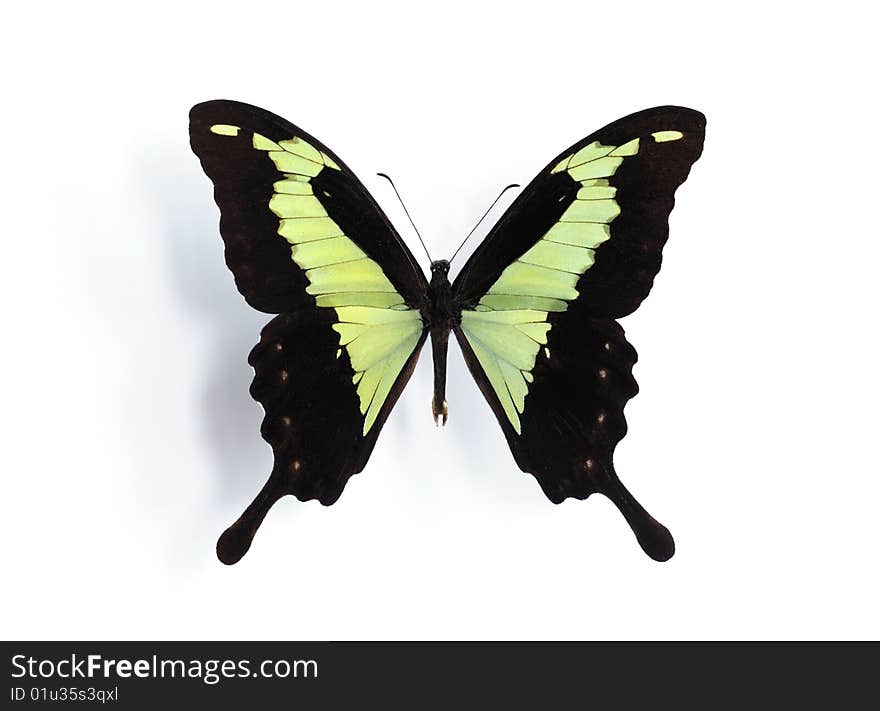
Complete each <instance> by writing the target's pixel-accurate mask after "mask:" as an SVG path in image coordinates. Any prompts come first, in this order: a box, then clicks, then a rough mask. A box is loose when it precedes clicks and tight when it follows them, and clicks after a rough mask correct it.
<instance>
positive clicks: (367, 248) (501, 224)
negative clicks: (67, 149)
mask: <svg viewBox="0 0 880 711" xmlns="http://www.w3.org/2000/svg"><path fill="white" fill-rule="evenodd" d="M705 123H706V122H705V117H704V116H703V115H702V114H701V113H699V112H697V111H694V110H692V109H687V108H681V107H675V106H663V107H658V108H653V109H648V110H646V111H641V112H639V113H635V114H632V115H631V116H627V117H626V118H622V119H620V120H618V121H615V122H614V123H612V124H610V125H608V126H606V127H605V128H603V129H601V130H599V131H597V132H595V133H593V134H591V135H589V136H587V137H586V138H584V139H583V140H581V141H579V142H577V143H575V144H574V145H573V146H571V147H570V148H568V149H567V150H565V151H563V152H562V153H561V154H559V155H558V156H556V158H554V159H553V160H552V161H550V163H549V164H548V165H547V166H546V167H545V168H544V169H543V170H542V171H541V172H540V173H538V175H537V177H535V179H534V180H532V182H531V183H529V184H528V186H527V187H526V188H525V189H524V190H522V192H521V193H520V194H519V195H518V196H517V198H516V199H515V200H514V201H513V203H512V204H511V206H510V207H509V208H508V209H507V211H506V212H505V213H504V214H503V216H502V217H501V219H500V220H499V221H498V223H497V224H496V225H495V226H494V227H493V228H492V229H491V230H490V231H489V233H488V235H487V236H486V238H485V240H484V241H483V242H482V244H480V245H479V246H478V247H477V248H476V250H475V251H474V252H473V254H472V255H471V257H470V258H469V259H468V260H467V262H466V263H465V265H464V266H463V267H462V269H461V271H460V272H459V273H458V275H457V276H456V278H455V280H454V282H452V283H451V282H450V280H449V268H450V265H449V261H447V260H438V261H433V262H432V263H431V274H430V280H428V279H427V278H426V276H425V274H424V272H423V271H422V270H421V268H420V267H419V266H418V264H417V262H416V260H415V258H414V257H413V255H412V253H411V252H410V250H409V249H408V248H407V246H406V244H405V243H404V242H403V240H402V239H401V237H400V235H399V234H398V232H397V231H396V230H395V228H394V226H393V225H392V224H391V222H390V221H389V219H388V218H387V217H386V216H385V214H384V213H383V212H382V210H381V208H380V207H379V206H378V204H377V203H376V201H375V200H374V199H373V197H372V196H371V195H370V193H369V192H368V191H367V189H366V188H365V187H364V185H363V184H362V183H361V181H360V180H358V178H357V177H356V176H355V175H354V173H353V172H352V171H351V170H350V169H349V168H348V167H346V165H345V163H344V162H343V161H342V160H341V159H340V158H339V157H338V156H337V155H336V154H335V153H334V152H333V151H331V150H330V149H329V148H327V146H325V145H324V144H323V143H321V142H320V141H318V140H317V139H316V138H314V137H312V136H311V135H309V134H308V133H306V132H305V131H303V130H301V129H300V128H298V127H296V126H294V125H293V124H292V123H289V122H288V121H286V120H284V119H282V118H280V117H279V116H276V115H274V114H272V113H270V112H268V111H265V110H263V109H260V108H257V107H255V106H249V105H247V104H243V103H238V102H235V101H208V102H206V103H201V104H198V105H196V106H195V107H193V109H192V110H191V112H190V142H191V145H192V149H193V151H194V152H195V153H196V155H197V156H198V158H199V159H200V161H201V164H202V167H203V168H204V171H205V173H207V175H208V177H209V178H210V179H211V181H212V182H213V184H214V198H215V201H216V203H217V205H218V206H219V208H220V213H221V218H220V233H221V235H222V238H223V241H224V243H225V256H226V263H227V265H228V266H229V268H230V270H231V271H232V273H233V275H234V278H235V284H236V286H237V287H238V290H239V291H240V292H241V294H242V295H243V296H244V298H245V300H246V301H247V302H248V304H250V305H251V306H252V307H253V308H255V309H257V310H259V311H263V312H266V313H268V314H275V316H274V318H272V320H271V321H269V322H268V323H267V324H266V326H265V327H264V328H263V330H262V332H261V335H260V341H259V343H258V344H257V345H256V346H255V347H254V348H253V350H252V351H251V353H250V356H249V359H248V362H249V363H250V365H251V366H252V367H253V368H254V372H255V375H254V380H253V383H252V385H251V388H250V392H251V395H252V396H253V397H254V399H255V400H257V401H258V402H259V403H260V404H261V405H262V406H263V408H264V410H265V418H264V419H263V424H262V428H261V433H262V436H263V438H264V439H265V440H266V441H267V442H268V443H269V444H270V445H271V447H272V450H273V453H274V465H273V468H272V472H271V474H270V476H269V478H268V481H267V482H266V484H265V485H264V486H263V488H262V490H261V491H260V492H259V494H258V495H257V496H256V498H255V499H254V501H253V502H252V503H251V504H250V505H249V506H248V507H247V509H245V511H244V513H243V514H242V515H241V517H240V518H239V519H238V520H237V521H236V522H235V523H234V524H233V525H232V526H230V527H229V528H228V529H227V530H226V531H225V532H224V533H223V534H222V535H221V536H220V539H219V540H218V542H217V555H218V557H219V559H220V560H221V561H222V562H224V563H227V564H232V563H235V562H237V561H238V560H240V559H241V557H242V556H243V555H244V554H245V553H246V552H247V550H248V549H249V548H250V545H251V542H252V540H253V537H254V535H255V533H256V531H257V528H258V527H259V526H260V524H261V523H262V521H263V519H264V517H265V516H266V513H267V512H268V511H269V509H270V508H271V506H272V505H273V504H274V503H275V502H276V501H277V500H278V499H279V498H281V497H282V496H285V495H287V494H292V495H294V496H296V497H297V498H298V499H300V500H301V501H307V500H310V499H317V500H318V501H320V502H321V503H322V504H324V505H330V504H333V503H334V502H335V501H336V500H337V499H338V498H339V496H340V495H341V494H342V490H343V488H344V487H345V484H346V482H347V481H348V479H349V478H350V477H351V476H352V475H353V474H356V473H358V472H360V471H361V470H363V469H364V467H365V466H366V464H367V460H368V459H369V457H370V453H371V452H372V451H373V447H374V446H375V444H376V438H377V437H378V436H379V432H380V431H381V430H382V426H383V425H384V424H385V421H386V420H387V419H388V415H389V413H390V412H391V409H392V408H393V407H394V404H395V403H396V402H397V399H398V398H399V397H400V394H401V391H402V390H403V388H404V386H405V385H406V383H407V381H408V380H409V378H410V376H411V375H412V372H413V369H414V367H415V364H416V360H417V359H418V357H419V353H420V351H421V349H422V346H423V345H424V343H425V341H426V339H427V338H428V336H429V335H430V338H431V350H432V353H433V359H434V395H433V401H432V411H433V415H434V419H435V421H437V420H441V421H442V422H443V423H444V424H445V422H446V418H447V414H448V409H447V405H446V397H445V389H446V353H447V346H448V342H449V336H450V334H451V333H452V334H455V338H456V340H457V341H458V344H459V346H460V348H461V352H462V354H463V355H464V359H465V362H466V364H467V367H468V369H469V370H470V372H471V374H472V375H473V377H474V379H475V380H476V382H477V385H478V386H479V389H480V390H481V392H482V393H483V395H484V397H485V398H486V401H487V402H488V404H489V406H490V408H491V410H492V412H493V413H494V415H495V418H496V419H497V420H498V423H499V425H500V426H501V429H502V431H503V433H504V436H505V438H506V439H507V443H508V445H509V446H510V450H511V452H512V454H513V457H514V459H515V461H516V463H517V465H518V466H519V467H520V469H522V470H523V471H524V472H527V473H529V474H532V475H533V476H534V477H535V479H536V480H537V482H538V484H539V485H540V486H541V488H542V489H543V491H544V493H545V494H546V496H547V498H549V499H550V500H551V501H552V502H554V503H560V502H562V501H563V500H564V499H566V498H569V497H573V498H576V499H585V498H587V497H588V496H590V494H593V493H597V492H598V493H601V494H604V495H605V496H607V497H608V498H609V499H610V500H611V501H612V502H613V503H614V504H615V505H616V506H617V508H618V509H619V510H620V512H621V513H622V514H623V516H624V518H625V519H626V521H627V522H628V523H629V525H630V527H631V528H632V530H633V532H634V533H635V535H636V539H637V540H638V542H639V544H640V545H641V547H642V549H643V550H644V551H645V552H646V553H647V554H648V555H649V556H650V557H651V558H653V559H654V560H658V561H664V560H668V559H669V558H670V557H671V556H672V555H673V553H674V551H675V544H674V542H673V539H672V536H671V534H670V533H669V531H668V529H667V528H666V527H664V526H663V525H662V524H660V523H659V522H658V521H656V520H655V519H654V518H653V517H652V516H651V515H650V514H648V513H647V512H646V511H645V509H644V508H642V506H641V505H640V504H639V503H638V502H637V501H636V500H635V498H633V496H632V495H631V494H630V493H629V491H628V490H627V489H626V488H625V487H624V486H623V484H622V483H621V482H620V479H619V478H618V476H617V474H616V472H615V469H614V464H613V453H614V448H615V446H616V445H617V443H618V442H619V441H620V439H621V438H622V437H623V436H624V434H625V433H626V421H625V419H624V415H623V409H624V405H625V404H626V402H627V401H628V400H629V399H630V398H632V397H633V396H634V395H635V394H636V392H637V390H638V386H637V385H636V381H635V380H634V379H633V375H632V367H633V364H634V363H635V362H636V352H635V350H634V349H633V347H632V346H631V345H630V344H629V343H628V342H627V340H626V338H625V337H624V331H623V328H622V327H621V326H620V324H619V323H618V322H617V319H619V318H620V317H622V316H626V315H627V314H630V313H632V312H633V311H635V310H636V309H637V308H638V306H639V304H640V303H641V302H642V300H643V299H644V298H645V297H646V296H647V295H648V292H649V291H650V290H651V286H652V284H653V280H654V277H655V276H656V274H657V272H658V271H659V269H660V261H661V251H662V249H663V245H664V244H665V242H666V239H667V236H668V231H669V227H668V218H669V214H670V211H671V210H672V206H673V203H674V198H673V194H674V192H675V190H676V188H677V187H678V186H679V185H680V184H681V183H682V182H684V180H685V178H686V177H687V175H688V172H689V171H690V168H691V165H692V164H693V163H694V162H695V161H696V160H697V158H699V156H700V153H701V151H702V147H703V137H704V131H705Z"/></svg>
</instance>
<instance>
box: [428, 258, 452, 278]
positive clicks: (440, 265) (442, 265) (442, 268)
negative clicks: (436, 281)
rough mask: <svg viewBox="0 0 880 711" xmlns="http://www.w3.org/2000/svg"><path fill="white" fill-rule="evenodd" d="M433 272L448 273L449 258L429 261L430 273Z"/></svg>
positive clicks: (432, 273) (433, 273)
mask: <svg viewBox="0 0 880 711" xmlns="http://www.w3.org/2000/svg"><path fill="white" fill-rule="evenodd" d="M435 274H449V260H447V259H438V260H437V261H436V262H431V275H432V276H433V275H435Z"/></svg>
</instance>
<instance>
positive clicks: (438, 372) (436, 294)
mask: <svg viewBox="0 0 880 711" xmlns="http://www.w3.org/2000/svg"><path fill="white" fill-rule="evenodd" d="M424 319H425V324H426V327H427V328H429V329H430V333H431V351H432V354H433V356H434V397H433V398H432V400H431V411H432V414H433V415H434V422H435V423H437V424H440V422H441V420H442V423H443V424H444V425H445V424H446V420H447V418H448V416H449V409H448V407H447V405H446V354H447V352H448V349H449V333H450V331H452V329H454V328H455V327H456V326H457V325H458V324H459V323H461V307H459V306H456V304H455V300H454V299H453V296H452V284H451V282H450V281H449V261H448V260H446V259H439V260H437V261H435V262H432V263H431V281H430V282H429V283H428V307H427V309H426V313H425V314H424Z"/></svg>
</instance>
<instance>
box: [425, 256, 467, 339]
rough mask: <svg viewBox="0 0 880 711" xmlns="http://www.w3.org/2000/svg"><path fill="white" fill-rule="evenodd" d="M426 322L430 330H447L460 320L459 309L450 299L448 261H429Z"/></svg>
mask: <svg viewBox="0 0 880 711" xmlns="http://www.w3.org/2000/svg"><path fill="white" fill-rule="evenodd" d="M425 316H427V323H428V326H429V327H430V328H431V330H434V329H437V328H441V329H445V330H446V331H447V332H448V331H449V330H451V329H452V328H454V327H455V326H456V324H457V323H458V322H459V321H460V320H461V309H456V308H455V306H454V304H453V301H452V284H450V283H449V262H447V261H446V260H445V259H439V260H437V261H436V262H432V263H431V282H430V284H428V313H427V314H425Z"/></svg>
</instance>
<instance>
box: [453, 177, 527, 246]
mask: <svg viewBox="0 0 880 711" xmlns="http://www.w3.org/2000/svg"><path fill="white" fill-rule="evenodd" d="M518 187H519V185H517V184H516V183H511V184H510V185H508V186H507V187H506V188H504V190H502V191H501V192H500V193H498V197H497V198H495V199H494V200H493V201H492V204H491V205H489V209H488V210H486V212H484V213H483V216H482V217H481V218H480V219H479V220H477V224H475V225H474V228H473V229H472V230H471V231H470V232H468V233H467V237H465V238H464V239H463V240H462V242H461V244H460V245H458V249H456V250H455V252H454V253H453V255H452V256H451V257H450V258H449V261H450V263H451V262H452V260H453V259H455V255H456V254H458V253H459V252H460V251H461V248H462V247H464V243H465V242H467V241H468V240H469V239H470V236H471V235H472V234H473V233H474V232H476V230H477V227H479V226H480V224H481V223H482V222H483V220H485V219H486V215H488V214H489V213H490V212H492V208H493V207H495V203H497V202H498V201H499V200H500V199H501V196H502V195H504V193H506V192H507V191H508V190H510V189H511V188H518Z"/></svg>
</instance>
